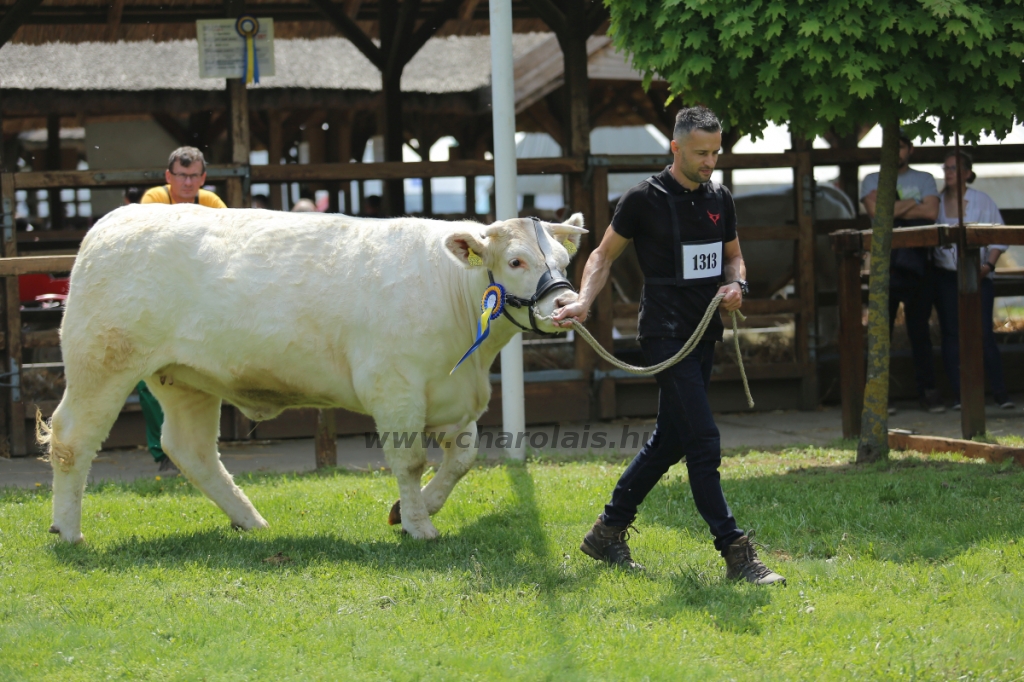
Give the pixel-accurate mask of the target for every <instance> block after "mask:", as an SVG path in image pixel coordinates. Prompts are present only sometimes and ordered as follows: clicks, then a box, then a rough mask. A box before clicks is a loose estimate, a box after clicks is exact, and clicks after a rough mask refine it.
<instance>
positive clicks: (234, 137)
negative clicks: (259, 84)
mask: <svg viewBox="0 0 1024 682" xmlns="http://www.w3.org/2000/svg"><path fill="white" fill-rule="evenodd" d="M224 10H225V13H226V16H227V17H228V18H230V19H235V18H237V17H239V16H241V15H242V14H243V13H244V12H245V2H244V0H225V2H224ZM227 95H228V116H229V119H228V120H229V124H228V125H229V127H228V138H229V139H230V141H231V163H235V164H244V165H248V164H249V146H250V140H249V91H248V89H247V88H246V87H245V82H243V81H242V79H241V78H228V79H227ZM226 184H227V192H226V194H227V196H226V197H225V199H224V203H226V204H227V205H228V206H229V207H230V208H246V207H248V206H249V197H248V189H249V188H248V183H247V182H244V181H243V179H242V178H229V179H228V181H227V183H226Z"/></svg>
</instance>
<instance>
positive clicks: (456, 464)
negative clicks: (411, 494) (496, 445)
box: [423, 422, 477, 516]
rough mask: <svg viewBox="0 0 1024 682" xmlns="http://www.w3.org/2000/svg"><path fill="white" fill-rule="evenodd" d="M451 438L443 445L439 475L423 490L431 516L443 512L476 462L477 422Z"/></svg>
mask: <svg viewBox="0 0 1024 682" xmlns="http://www.w3.org/2000/svg"><path fill="white" fill-rule="evenodd" d="M450 435H451V438H446V440H445V441H444V442H443V443H441V447H442V448H443V449H444V459H443V460H442V462H441V466H440V467H439V468H438V470H437V473H436V474H435V475H434V477H433V478H432V479H430V482H429V483H427V485H426V486H424V488H423V499H424V501H425V502H426V504H427V513H429V514H430V515H431V516H433V515H434V514H436V513H437V512H439V511H441V507H443V506H444V503H445V502H446V501H447V500H448V496H449V495H451V494H452V490H453V489H454V488H455V484H456V483H458V482H459V481H460V480H461V479H462V477H463V476H465V475H466V472H467V471H469V469H470V467H472V466H473V462H474V461H475V460H476V451H477V448H476V437H477V431H476V422H470V423H469V425H468V426H466V427H465V428H463V429H462V430H460V431H458V432H457V433H454V434H450Z"/></svg>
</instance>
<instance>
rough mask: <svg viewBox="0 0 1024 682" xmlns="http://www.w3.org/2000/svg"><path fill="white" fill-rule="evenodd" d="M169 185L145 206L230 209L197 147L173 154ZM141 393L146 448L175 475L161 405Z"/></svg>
mask: <svg viewBox="0 0 1024 682" xmlns="http://www.w3.org/2000/svg"><path fill="white" fill-rule="evenodd" d="M164 179H165V180H167V184H166V185H162V186H160V187H153V188H151V189H150V190H148V191H147V192H146V193H145V194H143V195H142V200H141V201H140V202H139V203H142V204H199V205H200V206H207V207H209V208H227V205H226V204H225V203H224V202H223V201H221V200H220V197H218V196H217V195H216V194H214V193H213V192H209V191H207V190H205V189H203V183H205V182H206V159H204V158H203V153H202V152H201V151H199V150H198V149H196V148H195V147H179V148H178V149H175V150H174V151H173V152H171V157H170V158H169V159H168V160H167V170H166V171H164ZM135 390H136V392H137V393H138V394H139V406H140V407H141V408H142V416H143V418H144V419H145V421H146V445H147V446H148V448H149V454H151V455H153V459H155V460H156V463H157V464H158V465H159V467H158V470H159V471H160V473H161V474H163V475H165V476H167V475H170V476H174V475H176V474H177V473H178V467H176V466H174V462H172V461H171V458H170V457H168V456H167V453H165V452H164V451H163V448H162V447H161V445H160V436H161V433H162V431H163V425H164V412H163V409H161V407H160V403H159V402H158V401H157V399H156V396H154V395H153V394H152V393H150V391H149V387H148V386H146V382H145V381H140V382H139V383H138V385H137V386H136V387H135Z"/></svg>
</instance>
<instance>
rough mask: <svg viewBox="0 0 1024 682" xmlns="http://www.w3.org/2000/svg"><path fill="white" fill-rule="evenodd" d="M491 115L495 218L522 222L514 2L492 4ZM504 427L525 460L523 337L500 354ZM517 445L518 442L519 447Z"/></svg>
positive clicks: (516, 454)
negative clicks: (518, 191) (518, 187)
mask: <svg viewBox="0 0 1024 682" xmlns="http://www.w3.org/2000/svg"><path fill="white" fill-rule="evenodd" d="M490 12H491V114H492V116H493V121H494V197H495V204H496V206H495V217H496V218H497V219H498V220H508V219H510V218H517V217H519V211H518V208H517V206H516V102H515V85H514V76H513V74H512V1H511V0H490ZM501 417H502V421H503V423H504V426H503V427H502V428H503V429H504V430H505V431H507V432H508V433H510V434H512V439H513V442H512V446H511V447H510V448H508V455H509V456H510V457H511V458H513V459H519V460H523V459H526V445H525V444H524V442H523V437H522V436H520V434H524V433H525V431H526V402H525V395H524V390H523V335H522V334H516V335H515V336H514V337H512V340H511V341H509V342H508V345H506V346H505V347H504V348H503V349H502V350H501ZM517 441H518V442H517Z"/></svg>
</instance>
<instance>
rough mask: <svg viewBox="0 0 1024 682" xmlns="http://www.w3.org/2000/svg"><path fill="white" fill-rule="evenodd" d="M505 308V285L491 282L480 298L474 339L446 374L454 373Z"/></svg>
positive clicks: (488, 331)
mask: <svg viewBox="0 0 1024 682" xmlns="http://www.w3.org/2000/svg"><path fill="white" fill-rule="evenodd" d="M504 310H505V287H503V286H501V285H500V284H491V286H489V287H487V288H486V289H485V290H484V295H483V298H482V299H481V300H480V319H479V320H477V323H476V341H474V342H473V345H472V346H470V347H469V350H467V351H466V354H465V355H463V356H462V359H461V360H459V361H458V362H457V363H456V364H455V366H454V367H452V371H451V372H449V373H448V374H454V373H455V370H457V369H458V368H459V365H461V364H462V363H463V362H464V361H465V360H466V358H468V357H469V356H470V355H472V354H473V351H475V350H476V349H477V348H479V347H480V344H481V343H483V342H484V339H486V338H487V337H488V335H489V334H490V333H491V322H492V321H493V320H496V319H498V316H499V315H501V313H502V311H504Z"/></svg>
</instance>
